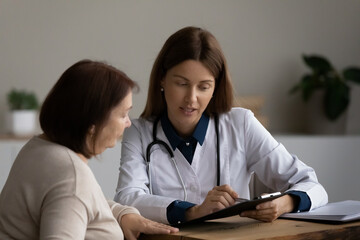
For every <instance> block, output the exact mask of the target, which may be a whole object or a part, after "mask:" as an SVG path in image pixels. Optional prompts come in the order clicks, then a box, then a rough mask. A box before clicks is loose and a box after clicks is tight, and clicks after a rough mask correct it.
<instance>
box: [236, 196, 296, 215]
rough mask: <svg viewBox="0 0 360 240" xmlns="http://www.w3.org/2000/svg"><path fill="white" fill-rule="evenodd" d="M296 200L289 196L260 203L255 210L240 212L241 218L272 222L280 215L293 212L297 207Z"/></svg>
mask: <svg viewBox="0 0 360 240" xmlns="http://www.w3.org/2000/svg"><path fill="white" fill-rule="evenodd" d="M297 204H298V203H297V199H296V198H294V197H291V196H290V195H284V196H282V197H279V198H276V199H274V200H272V201H268V202H264V203H260V204H259V205H257V206H256V210H249V211H245V212H242V213H241V214H240V216H241V217H249V218H253V219H256V220H259V221H263V222H272V221H274V220H275V219H277V218H278V217H279V216H280V215H282V214H284V213H288V212H291V211H293V209H294V207H295V206H297Z"/></svg>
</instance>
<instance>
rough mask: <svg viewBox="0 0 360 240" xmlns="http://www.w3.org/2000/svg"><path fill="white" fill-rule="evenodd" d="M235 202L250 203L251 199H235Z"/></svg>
mask: <svg viewBox="0 0 360 240" xmlns="http://www.w3.org/2000/svg"><path fill="white" fill-rule="evenodd" d="M235 201H236V202H246V201H249V199H246V198H235Z"/></svg>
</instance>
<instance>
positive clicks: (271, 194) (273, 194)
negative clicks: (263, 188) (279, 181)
mask: <svg viewBox="0 0 360 240" xmlns="http://www.w3.org/2000/svg"><path fill="white" fill-rule="evenodd" d="M280 194H281V192H274V193H269V194H264V195H261V196H259V197H256V198H255V199H263V198H269V197H274V196H277V195H280Z"/></svg>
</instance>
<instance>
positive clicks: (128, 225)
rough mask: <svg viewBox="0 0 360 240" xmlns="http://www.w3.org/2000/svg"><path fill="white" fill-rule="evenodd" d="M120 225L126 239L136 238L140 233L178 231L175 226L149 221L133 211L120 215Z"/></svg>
mask: <svg viewBox="0 0 360 240" xmlns="http://www.w3.org/2000/svg"><path fill="white" fill-rule="evenodd" d="M120 226H121V228H122V230H123V232H124V236H125V238H126V239H127V240H136V239H137V238H138V237H139V236H140V233H146V234H170V233H176V232H178V231H179V229H177V228H174V227H171V226H169V225H165V224H162V223H158V222H154V221H151V220H149V219H147V218H144V217H143V216H141V215H139V214H135V213H130V214H126V215H124V216H122V218H121V222H120Z"/></svg>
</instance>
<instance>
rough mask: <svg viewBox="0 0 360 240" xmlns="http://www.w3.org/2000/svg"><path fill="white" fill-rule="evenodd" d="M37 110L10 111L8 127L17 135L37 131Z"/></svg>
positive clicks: (31, 133) (27, 134) (30, 133)
mask: <svg viewBox="0 0 360 240" xmlns="http://www.w3.org/2000/svg"><path fill="white" fill-rule="evenodd" d="M36 126H37V111H36V110H14V111H11V112H8V115H7V129H8V131H9V132H10V133H11V134H14V135H16V136H30V135H33V134H34V133H35V132H36Z"/></svg>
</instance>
